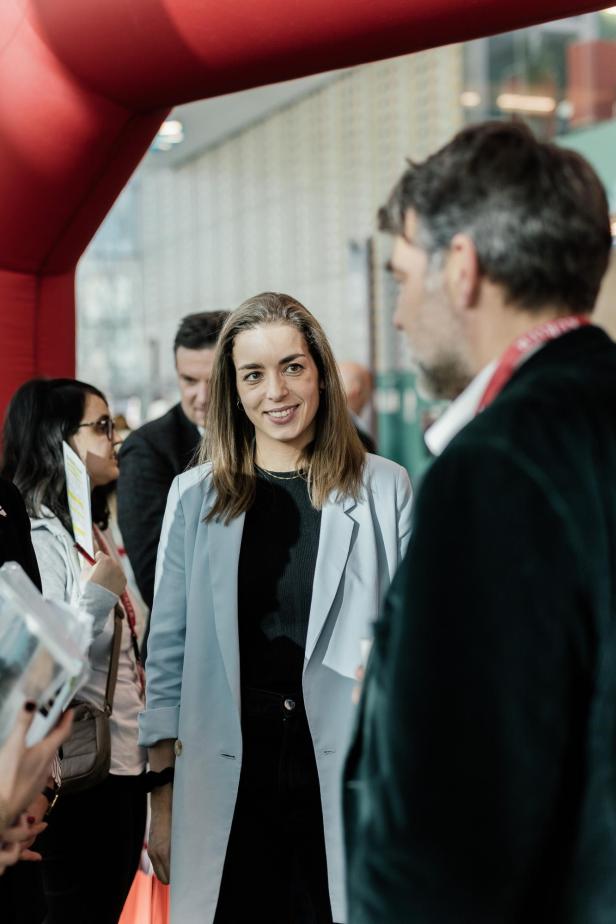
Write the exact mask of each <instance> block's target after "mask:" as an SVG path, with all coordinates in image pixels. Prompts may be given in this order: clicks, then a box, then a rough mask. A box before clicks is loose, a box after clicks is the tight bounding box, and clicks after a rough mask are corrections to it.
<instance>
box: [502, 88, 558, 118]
mask: <svg viewBox="0 0 616 924" xmlns="http://www.w3.org/2000/svg"><path fill="white" fill-rule="evenodd" d="M496 105H497V106H498V108H499V109H503V110H504V111H506V112H529V113H538V114H542V115H547V114H548V113H550V112H554V110H555V109H556V100H555V99H554V97H552V96H533V95H531V94H526V93H501V94H500V96H498V97H497V98H496Z"/></svg>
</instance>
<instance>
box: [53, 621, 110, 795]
mask: <svg viewBox="0 0 616 924" xmlns="http://www.w3.org/2000/svg"><path fill="white" fill-rule="evenodd" d="M123 618H124V617H123V614H122V609H121V607H120V606H119V605H117V604H116V606H115V608H114V625H113V641H112V644H111V656H110V659H109V670H108V672H107V685H106V688H105V702H104V705H103V708H102V709H99V708H98V707H97V706H93V705H92V703H86V702H83V701H80V700H78V699H75V700H73V702H72V703H71V707H72V709H73V728H72V731H71V734H70V737H69V738H68V739H67V741H65V742H64V744H63V745H62V795H64V794H65V793H69V794H70V793H75V792H82V791H83V790H84V789H90V787H92V786H96V785H97V784H98V783H102V782H103V780H105V779H106V778H107V776H108V774H109V767H110V764H111V734H110V730H109V717H110V716H111V713H112V711H113V696H114V693H115V686H116V680H117V677H118V663H119V660H120V646H121V644H122V620H123Z"/></svg>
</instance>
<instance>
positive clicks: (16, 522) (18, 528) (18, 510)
mask: <svg viewBox="0 0 616 924" xmlns="http://www.w3.org/2000/svg"><path fill="white" fill-rule="evenodd" d="M1 511H4V514H6V515H3V513H2V512H1ZM7 561H16V562H17V564H18V565H21V567H22V568H23V569H24V571H25V572H26V574H27V575H28V577H29V578H30V580H31V581H32V582H33V583H34V584H36V586H37V587H38V589H39V590H40V589H41V575H40V574H39V569H38V564H37V561H36V555H35V554H34V548H33V547H32V539H31V537H30V519H29V517H28V514H27V513H26V507H25V504H24V502H23V500H22V497H21V494H20V493H19V491H18V490H17V488H16V487H15V485H14V484H12V483H11V482H10V481H6V480H5V479H4V478H0V565H3V564H4V563H5V562H7Z"/></svg>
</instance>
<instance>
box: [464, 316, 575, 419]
mask: <svg viewBox="0 0 616 924" xmlns="http://www.w3.org/2000/svg"><path fill="white" fill-rule="evenodd" d="M587 324H590V321H589V319H588V318H587V317H586V316H585V315H583V314H572V315H568V316H567V317H566V318H554V319H553V320H552V321H546V322H545V324H539V325H538V326H537V327H533V328H532V330H529V331H526V333H525V334H522V335H521V336H520V337H518V339H517V340H514V342H513V343H512V344H511V346H510V347H508V348H507V349H506V350H505V352H504V353H503V355H502V357H501V359H500V361H499V363H498V366H497V367H496V369H495V370H494V373H493V375H492V378H491V379H490V381H489V382H488V385H487V388H486V390H485V391H484V393H483V396H482V398H481V401H480V402H479V404H478V405H477V414H478V413H479V412H480V411H483V409H484V408H486V407H487V406H488V404H491V402H492V401H493V400H494V399H495V398H496V396H497V395H498V394H499V393H500V392H501V391H502V389H503V388H504V387H505V385H506V384H507V382H508V381H509V379H510V378H511V376H512V375H513V373H514V372H515V370H516V369H517V368H518V366H519V365H521V363H522V362H523V361H524V360H525V359H526V357H527V356H528V354H529V353H532V352H533V351H534V350H536V349H537V348H538V347H540V346H542V344H544V343H547V342H548V341H549V340H556V339H557V337H561V336H562V335H563V334H567V333H569V331H571V330H577V329H578V327H584V326H585V325H587Z"/></svg>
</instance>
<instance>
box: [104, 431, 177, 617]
mask: <svg viewBox="0 0 616 924" xmlns="http://www.w3.org/2000/svg"><path fill="white" fill-rule="evenodd" d="M174 474H175V473H174V471H173V469H172V467H171V465H170V463H169V461H168V460H167V459H166V458H165V457H164V456H163V455H162V453H161V452H160V451H159V450H158V449H157V447H156V446H155V445H153V443H152V442H151V441H150V440H149V439H147V438H146V437H145V436H144V435H143V434H141V433H140V432H139V431H137V432H135V433H132V434H131V435H130V436H129V437H128V439H127V440H126V442H125V443H124V445H123V446H122V449H121V452H120V477H119V479H118V524H119V526H120V532H121V533H122V539H123V542H124V547H125V549H126V553H127V555H128V559H129V561H130V563H131V567H132V569H133V572H134V575H135V580H136V581H137V586H138V588H139V592H140V594H141V596H142V597H143V600H144V602H145V604H146V605H147V606H148V607H149V608H150V609H151V608H152V602H153V599H154V575H155V570H156V551H157V548H158V542H159V538H160V534H161V527H162V522H163V517H164V513H165V506H166V501H167V494H168V492H169V486H170V484H171V481H172V480H173V477H174Z"/></svg>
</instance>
